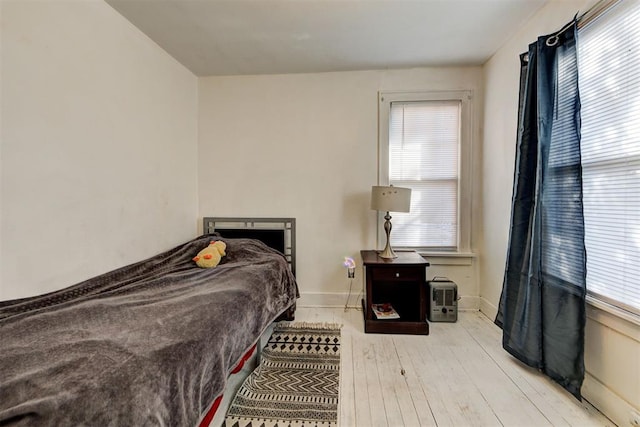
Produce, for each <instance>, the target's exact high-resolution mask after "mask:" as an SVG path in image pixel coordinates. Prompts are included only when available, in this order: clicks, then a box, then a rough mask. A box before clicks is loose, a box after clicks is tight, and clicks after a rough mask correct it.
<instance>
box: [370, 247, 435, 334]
mask: <svg viewBox="0 0 640 427" xmlns="http://www.w3.org/2000/svg"><path fill="white" fill-rule="evenodd" d="M396 254H397V255H398V258H394V259H383V258H380V257H379V256H378V253H377V252H376V251H370V250H366V251H360V255H361V256H362V263H363V266H364V273H365V297H364V299H363V300H362V309H363V310H362V312H363V315H364V331H365V332H367V333H389V334H421V335H428V334H429V324H428V323H427V293H426V274H427V273H426V269H427V267H428V266H429V263H428V262H427V261H426V260H425V259H424V258H422V257H421V256H420V255H418V254H417V253H416V252H397V253H396ZM385 303H388V304H391V306H392V307H393V308H394V310H395V311H396V312H397V313H398V315H399V316H400V318H399V319H378V318H377V317H376V315H375V313H374V312H373V309H372V305H373V304H385Z"/></svg>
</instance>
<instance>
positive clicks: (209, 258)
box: [193, 240, 227, 268]
mask: <svg viewBox="0 0 640 427" xmlns="http://www.w3.org/2000/svg"><path fill="white" fill-rule="evenodd" d="M225 249H227V244H226V243H225V242H221V241H220V240H218V241H216V240H212V241H211V243H209V246H207V247H206V248H204V249H203V250H201V251H200V252H198V255H196V256H195V257H193V260H194V261H195V262H196V264H197V265H198V267H202V268H212V267H215V266H216V265H218V264H219V263H220V259H222V257H223V256H225V255H226V253H225Z"/></svg>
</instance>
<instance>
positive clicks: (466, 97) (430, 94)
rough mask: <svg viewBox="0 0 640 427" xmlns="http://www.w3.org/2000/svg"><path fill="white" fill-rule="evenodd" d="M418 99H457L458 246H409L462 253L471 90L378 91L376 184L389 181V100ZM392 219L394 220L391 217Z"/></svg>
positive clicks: (467, 220) (466, 245) (467, 238)
mask: <svg viewBox="0 0 640 427" xmlns="http://www.w3.org/2000/svg"><path fill="white" fill-rule="evenodd" d="M412 101H414V102H417V101H425V102H428V101H459V102H460V105H461V112H460V147H459V148H460V149H459V159H458V232H457V237H458V242H457V250H455V251H451V252H442V251H441V250H434V248H430V247H411V248H398V247H396V249H413V250H416V251H418V252H421V253H433V254H436V253H441V254H444V255H446V254H451V255H454V254H464V255H468V254H470V252H471V173H472V166H471V161H472V156H471V154H472V129H473V127H472V125H473V102H472V101H473V91H471V90H454V91H418V92H406V91H402V92H400V91H383V92H382V91H381V92H379V94H378V185H389V119H390V113H391V103H393V102H412ZM383 216H384V213H378V227H376V230H377V233H378V234H377V242H378V247H383V246H384V240H385V239H386V235H385V233H382V232H381V230H382V224H383V222H384V218H383ZM392 222H393V221H392Z"/></svg>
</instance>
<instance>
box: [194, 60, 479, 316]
mask: <svg viewBox="0 0 640 427" xmlns="http://www.w3.org/2000/svg"><path fill="white" fill-rule="evenodd" d="M481 83H482V74H481V69H480V68H479V67H468V68H418V69H411V70H389V71H355V72H340V73H318V74H297V75H268V76H237V77H206V78H201V79H200V91H199V93H200V95H199V97H200V108H199V114H200V120H199V163H198V176H199V180H198V182H199V203H200V207H199V216H200V218H201V217H202V216H254V217H255V216H267V217H269V216H291V217H296V218H297V226H298V230H297V231H298V234H297V244H298V268H297V272H298V279H299V285H300V289H301V293H302V294H303V300H302V301H301V304H326V305H341V304H344V303H345V293H346V292H347V291H348V288H349V282H348V280H347V278H346V272H345V269H344V267H342V261H343V257H345V256H351V257H353V258H354V259H356V260H357V261H358V264H359V265H360V255H359V251H360V250H361V249H372V248H374V247H375V242H376V240H375V239H376V229H377V227H376V213H375V212H374V211H372V210H370V208H369V197H370V191H371V186H372V185H376V183H377V171H378V155H377V150H378V148H377V141H378V131H377V129H378V101H377V99H378V98H377V94H378V91H390V90H400V91H402V90H451V89H470V90H472V91H473V92H474V97H475V99H474V101H473V102H474V103H475V104H476V105H478V106H479V107H480V106H481V105H482V91H481V87H482V84H481ZM478 109H480V108H478ZM478 117H480V115H479V114H478V115H477V120H476V122H475V123H474V137H475V139H476V141H474V143H476V144H477V146H478V147H479V142H478V141H477V138H478V135H479V127H478V122H479V119H478ZM478 149H479V148H478ZM475 182H476V183H479V180H478V179H476V180H475ZM476 189H477V190H479V184H478V186H477V188H476ZM478 194H479V193H478ZM476 225H478V224H476ZM474 229H477V226H476V227H474ZM472 245H473V243H472ZM456 261H457V260H456ZM434 271H435V270H434ZM475 271H476V270H475V266H474V263H473V262H472V261H471V260H466V265H462V266H456V267H453V268H450V269H447V268H444V269H443V268H441V266H439V267H438V273H439V274H443V272H445V273H447V274H451V275H455V277H456V278H457V279H458V280H460V281H461V283H459V285H460V286H461V293H462V294H463V295H467V296H470V297H471V300H469V303H470V304H475V305H476V307H477V305H478V304H477V295H478V289H477V277H476V273H475ZM360 272H361V270H360V268H359V269H358V276H359V277H357V280H356V281H355V283H354V289H353V291H354V293H355V294H357V293H358V292H359V291H360V288H361V276H362V274H361V273H360ZM428 275H430V273H428ZM452 278H453V277H452ZM454 280H456V279H454ZM356 296H357V295H354V296H353V299H352V300H351V303H352V304H356V303H357V302H356Z"/></svg>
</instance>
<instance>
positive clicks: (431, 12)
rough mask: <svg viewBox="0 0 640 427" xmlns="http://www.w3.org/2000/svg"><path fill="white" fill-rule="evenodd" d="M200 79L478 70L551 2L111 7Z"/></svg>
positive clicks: (127, 2)
mask: <svg viewBox="0 0 640 427" xmlns="http://www.w3.org/2000/svg"><path fill="white" fill-rule="evenodd" d="M106 2H107V3H109V4H110V5H111V6H112V7H113V8H115V9H116V10H117V11H118V12H120V13H121V14H122V15H123V16H124V17H125V18H127V19H128V20H129V21H131V22H132V23H133V24H134V25H135V26H137V27H138V28H139V29H140V30H142V31H143V32H144V33H146V34H147V35H148V36H149V37H150V38H151V39H152V40H154V41H155V42H156V43H157V44H158V45H160V46H161V47H162V48H163V49H164V50H166V51H167V52H168V53H169V54H170V55H172V56H173V57H174V58H176V59H177V60H178V61H179V62H180V63H182V64H183V65H185V66H186V67H187V68H189V69H190V70H191V71H192V72H193V73H194V74H196V75H198V76H210V75H240V74H281V73H309V72H325V71H347V70H372V69H386V68H408V67H421V66H445V65H480V64H483V63H484V62H485V61H486V60H487V59H489V58H490V57H491V55H492V54H493V53H494V52H495V51H496V50H498V49H499V48H500V47H501V46H502V44H503V43H504V42H505V40H506V39H507V38H509V37H510V36H512V35H513V34H515V32H516V31H517V30H518V28H519V27H520V26H521V25H522V24H523V23H525V22H526V21H527V19H528V18H530V17H531V16H532V15H533V14H534V13H535V12H536V11H537V10H538V9H539V8H540V7H542V5H543V4H544V3H546V2H547V0H106Z"/></svg>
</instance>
